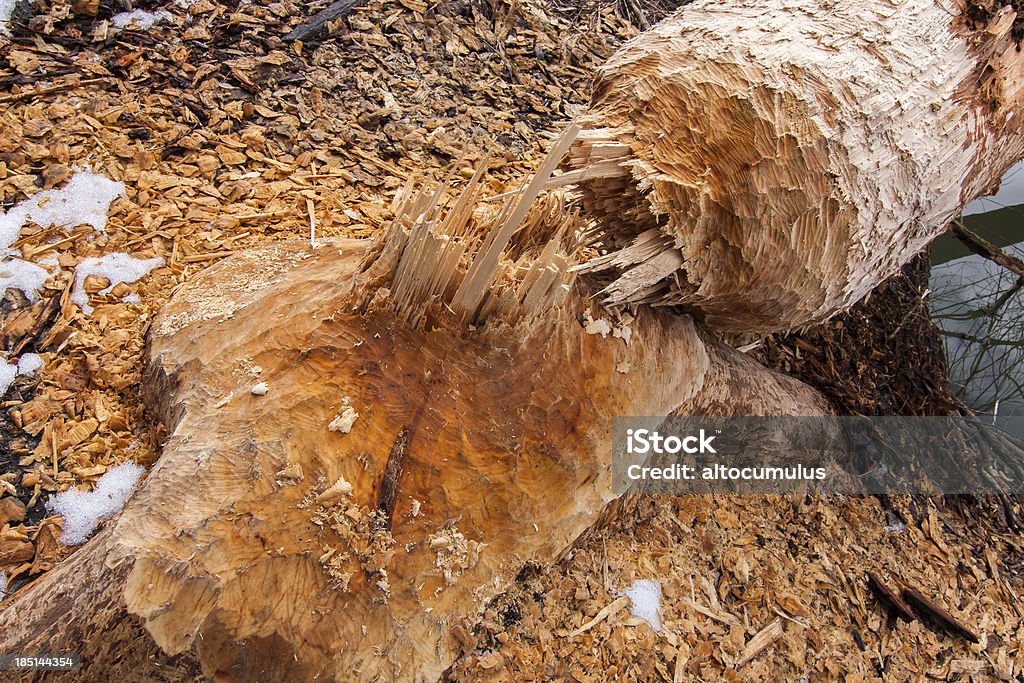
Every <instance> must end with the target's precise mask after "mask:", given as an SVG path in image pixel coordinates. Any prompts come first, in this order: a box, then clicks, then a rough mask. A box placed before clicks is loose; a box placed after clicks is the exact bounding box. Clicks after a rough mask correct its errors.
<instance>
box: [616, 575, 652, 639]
mask: <svg viewBox="0 0 1024 683" xmlns="http://www.w3.org/2000/svg"><path fill="white" fill-rule="evenodd" d="M623 595H625V596H626V597H628V598H629V599H630V600H631V601H632V602H633V605H632V606H631V607H630V608H629V613H630V614H632V615H633V616H634V617H638V618H640V619H643V620H644V621H646V622H647V623H648V624H650V625H651V628H653V629H654V630H655V631H658V632H660V631H661V583H659V582H658V581H651V580H649V579H640V580H638V581H634V582H633V585H632V586H630V587H629V588H627V589H626V590H625V591H624V592H623Z"/></svg>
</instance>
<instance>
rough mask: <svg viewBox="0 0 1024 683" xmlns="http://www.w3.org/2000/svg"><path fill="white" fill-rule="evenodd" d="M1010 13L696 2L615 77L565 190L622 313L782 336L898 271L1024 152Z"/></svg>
mask: <svg viewBox="0 0 1024 683" xmlns="http://www.w3.org/2000/svg"><path fill="white" fill-rule="evenodd" d="M1019 23H1020V18H1019V17H1018V14H1017V12H1016V11H1015V10H1014V9H1013V7H1011V6H1010V5H1009V4H1007V5H1005V6H1004V5H1003V4H1001V3H987V2H975V1H974V0H966V1H951V2H945V1H936V0H912V1H911V2H901V3H898V4H893V3H888V2H875V1H868V2H864V1H859V2H845V3H840V4H836V3H830V2H823V1H822V0H779V1H776V2H767V3H766V2H761V1H759V0H738V1H730V2H719V1H716V0H696V2H693V3H692V4H690V5H687V6H686V7H684V8H683V9H682V10H681V11H680V12H679V13H678V14H677V15H675V16H674V17H672V18H669V19H668V20H666V21H664V22H662V23H661V24H659V25H658V26H656V27H654V28H653V29H652V30H650V31H648V32H646V33H644V34H642V35H640V36H639V37H638V38H636V39H635V40H633V41H632V42H630V43H629V44H627V45H626V46H625V47H624V48H623V49H621V50H620V51H619V52H618V53H616V54H615V55H614V56H613V57H612V58H611V59H610V60H609V61H608V62H607V63H606V64H605V65H604V66H603V67H602V68H601V69H600V71H599V73H598V76H597V79H596V82H595V86H594V95H593V102H592V104H591V106H590V109H589V110H588V111H587V113H586V114H585V116H584V118H583V123H584V124H585V125H584V130H583V132H582V133H581V134H580V136H579V138H578V139H577V142H576V144H575V145H574V148H573V149H572V151H571V152H570V157H569V159H568V160H567V161H566V163H565V168H566V170H567V171H568V173H567V174H566V176H565V177H563V178H559V179H557V180H556V182H557V183H564V182H568V181H574V182H578V183H579V184H580V186H581V188H582V192H583V201H584V205H585V207H586V210H587V213H588V214H589V215H591V216H593V217H594V218H596V219H597V220H598V223H599V224H598V229H597V233H598V237H599V238H600V245H601V246H602V247H604V248H605V249H606V250H607V252H608V253H607V254H606V255H604V256H603V257H602V258H599V259H594V260H592V261H590V262H589V263H588V265H587V267H588V268H590V269H592V270H594V271H601V272H603V273H604V274H605V277H606V280H607V281H606V283H605V287H604V289H603V291H602V297H603V299H604V301H605V302H606V303H607V304H608V305H610V306H626V305H629V304H636V303H651V304H658V305H683V306H686V307H688V308H690V309H691V310H695V311H697V312H699V314H700V315H702V316H703V317H704V319H705V321H706V323H707V324H709V325H713V326H716V327H722V328H727V329H734V330H743V331H748V330H758V331H762V332H771V331H775V330H780V329H785V330H789V329H794V328H800V327H805V326H807V325H809V324H812V323H815V322H819V321H821V320H824V319H826V318H828V317H829V316H831V315H833V314H835V313H836V312H837V311H838V310H841V309H844V308H846V307H848V306H850V305H851V304H853V303H855V302H856V301H858V300H860V299H862V298H863V297H864V296H865V295H866V294H867V293H868V292H869V291H870V290H871V289H872V288H873V287H874V285H875V284H876V283H878V282H879V281H880V278H882V279H884V278H886V277H889V276H891V275H893V274H895V273H896V271H897V270H899V268H900V267H902V266H903V265H904V264H906V263H907V261H908V260H909V259H910V258H912V257H913V256H914V255H916V254H917V253H919V252H920V251H921V250H922V249H923V248H924V246H925V245H926V244H928V242H929V241H931V240H932V239H933V238H935V237H936V236H937V235H938V234H939V233H941V232H942V231H944V230H945V229H946V226H947V225H948V224H949V222H950V220H951V219H952V218H953V217H954V216H956V215H957V214H958V213H959V212H960V211H961V209H962V208H963V206H964V205H965V204H966V203H967V202H968V201H969V200H971V199H972V198H974V197H977V196H978V195H980V194H984V193H987V192H988V191H989V190H992V189H994V188H995V187H998V181H999V178H1000V177H1001V176H1002V174H1003V173H1004V172H1005V171H1006V170H1007V169H1008V168H1009V167H1010V166H1011V165H1012V164H1013V163H1015V162H1016V161H1017V160H1018V159H1020V158H1021V156H1022V155H1024V122H1022V121H1021V116H1020V113H1021V107H1022V98H1024V91H1022V88H1021V86H1022V84H1024V78H1022V68H1024V59H1022V58H1021V55H1020V52H1019V49H1018V44H1019V38H1020V34H1019V30H1018V24H1019Z"/></svg>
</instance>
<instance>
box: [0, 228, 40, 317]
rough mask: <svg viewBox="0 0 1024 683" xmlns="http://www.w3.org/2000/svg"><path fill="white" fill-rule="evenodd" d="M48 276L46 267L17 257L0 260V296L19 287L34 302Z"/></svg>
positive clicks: (37, 298)
mask: <svg viewBox="0 0 1024 683" xmlns="http://www.w3.org/2000/svg"><path fill="white" fill-rule="evenodd" d="M2 220H3V219H2V218H0V221H2ZM0 251H2V250H0ZM0 256H2V254H0ZM48 277H50V273H49V271H47V270H46V268H42V267H40V266H37V265H36V264H34V263H29V262H28V261H22V260H21V259H17V258H11V259H7V260H6V261H2V262H0V296H3V293H4V292H5V291H7V290H8V289H20V290H21V292H22V293H23V294H24V295H25V298H26V299H28V300H29V302H33V303H34V302H36V301H38V300H39V290H40V289H42V288H43V283H44V282H46V278H48Z"/></svg>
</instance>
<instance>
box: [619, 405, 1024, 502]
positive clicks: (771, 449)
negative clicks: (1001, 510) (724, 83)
mask: <svg viewBox="0 0 1024 683" xmlns="http://www.w3.org/2000/svg"><path fill="white" fill-rule="evenodd" d="M990 420H991V418H989V420H988V421H986V420H976V419H973V418H960V417H621V418H615V420H614V424H613V428H614V439H613V448H614V453H613V460H612V480H613V487H614V489H615V492H616V493H618V494H622V493H625V492H626V491H629V490H633V491H643V492H646V493H672V494H709V493H728V494H743V493H752V494H753V493H781V494H789V493H820V494H924V495H956V494H974V495H985V494H1010V495H1013V494H1021V493H1024V418H1017V419H1000V420H999V421H998V423H997V424H992V423H991V422H990Z"/></svg>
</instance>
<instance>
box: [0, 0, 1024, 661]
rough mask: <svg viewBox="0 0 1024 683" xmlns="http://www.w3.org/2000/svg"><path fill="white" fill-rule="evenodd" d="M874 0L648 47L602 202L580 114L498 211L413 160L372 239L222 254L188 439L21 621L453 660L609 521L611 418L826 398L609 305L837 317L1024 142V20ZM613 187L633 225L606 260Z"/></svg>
mask: <svg viewBox="0 0 1024 683" xmlns="http://www.w3.org/2000/svg"><path fill="white" fill-rule="evenodd" d="M851 6H852V7H856V8H857V9H856V10H852V9H851V10H849V14H847V10H845V9H843V8H837V7H832V6H830V7H827V8H826V7H825V6H824V5H823V3H822V4H819V3H812V2H802V3H798V2H790V3H775V4H772V5H768V6H766V7H765V8H764V9H763V10H757V9H756V8H755V6H754V5H753V4H749V3H743V2H734V3H722V4H721V6H720V8H716V7H712V6H710V4H708V5H704V4H702V5H700V6H698V7H692V8H690V9H687V10H685V11H684V12H683V13H682V14H680V15H679V16H678V17H677V18H676V19H673V20H671V21H670V22H668V23H666V24H663V25H662V26H661V27H659V28H657V29H656V30H655V32H653V33H651V34H648V35H645V36H642V37H641V38H640V39H638V40H637V41H635V42H634V43H633V44H632V45H631V46H629V47H627V48H625V49H624V51H623V52H622V53H620V55H619V56H618V57H616V58H615V59H613V60H612V62H610V64H609V66H608V67H607V68H606V69H605V71H604V73H603V74H602V76H601V79H600V80H599V84H598V92H597V96H596V100H595V105H594V107H593V109H592V114H591V117H590V121H592V122H597V123H595V124H594V125H600V126H606V127H603V128H594V127H591V128H590V129H588V130H586V131H584V133H583V134H582V137H581V138H579V141H578V142H577V144H576V146H575V147H574V149H573V152H572V153H571V155H570V160H569V162H568V163H569V164H570V165H571V166H573V167H575V168H576V169H577V172H575V173H574V175H569V176H568V179H569V180H575V181H578V182H580V183H581V184H582V188H583V191H582V198H583V204H582V205H583V208H584V210H585V214H584V215H583V216H582V217H581V216H580V215H578V209H577V208H575V207H574V205H573V202H574V201H575V199H574V196H575V195H573V194H569V195H564V194H559V193H550V194H546V195H542V192H541V190H542V189H543V187H544V186H545V184H552V183H558V182H561V183H563V184H564V183H566V182H567V181H566V179H565V178H563V179H561V180H557V181H549V176H550V173H551V170H552V169H553V167H554V165H555V164H556V163H557V162H558V160H559V158H560V157H561V156H562V155H563V153H564V151H565V150H566V149H568V147H569V145H570V143H572V141H573V136H574V134H575V133H576V132H577V131H576V130H574V129H572V128H570V130H569V131H568V132H567V134H566V135H565V136H563V138H562V139H560V140H559V141H558V143H556V146H555V151H554V152H553V154H552V157H551V158H550V159H549V160H548V161H547V162H545V164H544V165H543V166H542V168H541V169H540V170H539V171H538V173H537V175H536V177H535V178H534V180H533V182H531V183H530V184H529V185H528V186H527V187H526V188H525V189H524V190H523V192H522V193H521V194H520V195H519V196H517V197H514V198H512V199H511V200H510V201H509V202H507V203H506V204H505V205H504V206H502V207H499V208H497V209H495V210H483V209H481V210H479V211H474V210H473V208H474V206H477V201H476V200H477V196H476V194H475V193H476V191H477V189H478V187H479V182H478V181H479V178H480V174H478V176H477V178H475V179H474V180H473V181H472V182H471V183H470V185H469V188H468V189H467V190H466V191H465V192H464V193H463V195H462V196H461V197H460V198H459V199H458V200H457V201H456V202H455V203H454V204H453V205H452V206H451V207H450V208H448V209H447V210H443V209H442V208H441V207H440V204H439V201H438V198H439V197H440V196H441V191H438V192H437V193H434V194H428V193H424V192H420V193H413V192H412V191H411V190H407V191H404V192H403V193H402V194H401V196H400V198H399V202H398V206H397V211H396V213H397V215H398V218H397V219H396V221H395V222H394V224H393V225H392V227H391V228H390V229H389V230H388V231H387V232H386V234H384V235H383V236H382V237H381V238H380V240H378V241H376V242H374V243H373V244H371V245H367V244H365V243H358V242H352V241H340V242H337V243H332V244H330V245H325V246H322V247H321V248H320V249H319V250H317V251H312V250H310V248H309V246H308V245H305V244H296V243H284V244H277V245H272V246H267V247H263V248H261V249H258V250H255V251H253V252H250V253H247V254H241V255H238V256H235V257H232V258H231V259H229V260H227V261H225V262H223V263H222V264H219V265H217V266H214V267H213V268H211V269H209V270H208V271H206V272H204V273H203V274H202V275H200V276H198V277H197V278H195V279H193V280H192V281H190V282H189V283H188V284H187V285H186V286H185V287H183V289H182V290H181V291H180V292H179V293H178V294H177V295H176V296H175V298H174V299H173V300H172V301H171V303H170V304H168V306H167V307H166V309H165V310H163V311H162V312H161V314H160V315H159V316H158V318H157V319H156V320H155V322H154V325H153V328H152V331H151V337H150V353H149V368H148V371H147V375H146V380H145V382H146V388H147V392H148V395H147V402H148V404H149V405H150V407H151V409H152V410H153V411H154V413H155V414H156V415H157V416H158V418H159V419H160V420H161V421H162V422H163V423H164V424H165V425H166V426H167V428H168V430H169V432H170V436H169V439H168V441H167V444H166V446H165V448H164V452H163V455H162V457H161V459H160V461H159V462H158V464H157V465H156V466H155V467H154V468H153V470H152V472H151V473H150V474H149V476H148V478H147V480H146V482H145V484H144V486H143V488H142V489H141V490H140V492H139V493H138V494H137V495H136V496H135V498H134V499H133V500H132V501H131V502H130V503H129V505H128V507H127V508H126V509H125V511H124V512H123V514H122V515H121V516H120V517H119V518H118V519H117V520H116V521H114V522H113V523H111V524H110V525H109V526H108V528H107V529H106V530H104V531H103V532H102V533H101V534H100V535H99V536H98V537H97V538H96V539H94V540H93V541H92V542H91V543H90V544H89V545H88V546H86V547H85V548H83V549H82V550H80V551H79V552H78V553H76V554H75V555H73V556H72V557H71V558H70V559H69V560H68V561H67V562H65V563H64V564H63V565H62V566H61V567H58V568H57V569H56V570H54V571H53V572H52V573H50V574H49V575H48V576H47V577H45V578H44V579H43V580H41V581H39V582H38V583H36V584H34V585H32V586H30V587H28V588H26V589H25V590H23V591H21V592H20V593H19V594H18V595H16V596H15V597H14V598H12V599H10V600H9V601H5V603H4V604H3V608H2V610H0V627H2V633H3V636H2V641H0V648H2V649H3V650H5V651H9V652H46V651H66V650H68V649H69V648H73V649H77V650H79V651H80V652H81V653H82V655H83V659H84V662H85V669H84V671H80V672H77V673H76V674H75V677H76V678H80V677H83V676H84V677H85V678H89V679H98V680H100V679H108V680H113V679H116V680H122V679H124V680H128V679H133V678H134V679H138V678H143V679H146V678H158V677H161V676H165V677H167V678H180V677H181V676H183V675H186V674H187V673H195V672H202V674H204V675H205V676H208V677H214V678H218V679H222V680H258V679H259V680H332V679H333V680H432V679H435V678H436V677H437V676H438V675H439V674H440V672H442V671H443V670H444V668H445V667H446V666H447V665H448V664H449V663H450V662H451V661H452V660H453V658H454V656H455V655H456V654H457V651H458V648H459V643H460V640H459V633H460V629H461V628H462V627H461V622H462V620H463V619H464V618H470V619H471V618H472V616H473V615H474V614H475V612H476V610H477V609H478V608H479V607H480V606H481V605H482V604H483V603H484V602H485V601H486V600H487V599H488V598H490V597H491V596H493V595H495V594H496V593H497V592H499V591H500V590H501V589H502V588H503V587H504V586H505V585H507V583H508V582H509V580H511V578H512V577H514V575H515V574H516V572H517V570H518V569H519V568H520V567H521V566H522V565H523V563H524V562H526V561H528V560H532V561H537V562H540V563H546V562H550V561H552V560H553V559H555V558H556V557H557V556H558V555H559V554H560V553H562V552H563V551H564V550H565V549H566V548H567V546H569V544H570V543H571V542H572V541H573V539H575V538H576V537H577V536H579V535H580V534H581V533H583V532H584V531H586V529H587V528H588V527H590V526H591V525H592V524H593V523H594V522H595V521H596V520H598V519H600V516H601V515H602V511H603V510H604V509H605V508H606V504H607V503H608V502H609V500H610V499H611V498H612V494H611V486H610V477H609V466H610V460H611V418H612V417H613V416H615V415H662V414H668V413H671V412H674V411H675V412H679V413H691V414H694V413H695V414H700V413H707V414H730V413H744V414H820V413H822V412H827V410H828V409H827V405H826V403H825V401H824V399H822V397H821V396H820V395H818V394H817V393H816V392H814V391H813V390H811V389H809V388H808V387H805V386H803V385H801V384H800V383H798V382H795V381H794V380H791V379H786V378H782V377H780V376H778V375H775V374H774V373H771V372H770V371H768V370H766V369H764V368H763V367H761V366H759V365H757V364H756V363H754V362H752V361H750V360H749V359H747V358H745V357H744V356H742V355H741V354H739V353H738V352H736V351H734V350H732V349H729V348H728V347H725V346H724V345H722V344H721V343H720V342H717V341H715V340H714V339H713V337H712V336H711V335H710V334H709V333H707V332H706V331H705V330H703V329H702V326H701V324H698V323H695V322H694V320H693V319H692V318H691V317H690V316H689V315H687V314H685V313H683V312H681V311H680V310H679V309H676V308H658V307H649V306H639V307H636V308H634V309H633V310H631V311H630V312H629V314H628V315H626V314H625V313H624V312H623V314H622V315H621V316H619V317H616V316H615V315H611V314H607V313H602V311H600V310H598V309H597V308H596V306H595V304H594V303H593V302H594V300H595V299H594V296H595V295H596V294H597V293H598V292H599V291H603V292H604V296H605V297H606V298H609V304H610V305H612V306H613V307H619V306H621V305H623V304H624V303H628V302H631V301H633V302H637V301H640V302H650V303H672V302H677V303H682V304H685V305H688V306H691V307H693V308H694V309H697V310H699V311H700V314H701V316H702V317H706V318H707V320H708V321H709V322H711V323H714V324H722V325H725V326H728V327H731V328H733V329H738V330H741V331H746V332H756V331H760V330H764V329H783V328H788V327H790V326H793V325H800V324H805V323H807V322H809V321H812V320H816V319H820V318H821V317H826V316H827V315H830V314H831V313H834V312H836V311H837V310H840V309H841V308H842V307H844V306H846V305H848V304H849V303H850V302H852V301H853V300H854V299H855V298H857V297H858V296H860V295H862V294H863V293H865V292H867V291H869V290H870V289H871V287H872V286H874V285H875V284H877V283H879V282H881V281H882V280H883V279H884V278H885V277H886V276H887V274H888V272H890V270H891V268H892V267H894V264H896V263H899V262H901V261H902V260H904V259H905V258H908V257H909V255H910V254H911V253H912V252H913V251H915V250H917V249H918V248H920V246H921V245H923V244H924V243H925V242H926V241H927V239H928V238H930V236H932V235H934V234H935V233H936V232H937V229H938V228H940V227H941V226H939V225H937V224H935V223H934V222H935V221H941V220H942V219H944V217H946V216H947V214H948V213H949V212H952V211H954V210H956V209H957V208H959V207H960V206H961V205H962V204H963V203H964V202H966V201H967V200H969V199H970V198H972V197H973V196H974V195H975V194H977V193H978V192H980V191H981V190H982V189H984V188H988V187H991V186H992V185H993V184H994V182H995V180H996V178H998V176H999V174H1000V173H1001V172H1002V171H1003V169H1004V168H1005V166H1006V165H1007V164H1009V163H1010V162H1011V161H1012V160H1015V159H1016V158H1017V157H1018V156H1020V150H1019V149H1018V148H1019V147H1020V144H1021V143H1020V140H1019V132H1018V129H1017V127H1016V121H1015V119H1013V118H1012V117H1011V116H1010V113H1011V112H1013V111H1016V108H1018V106H1017V105H1018V103H1017V100H1016V90H1015V84H1016V83H1018V82H1020V80H1019V79H1018V78H1017V73H1016V69H1018V68H1019V63H1020V62H1019V61H1018V59H1019V58H1018V57H1016V53H1013V54H1011V51H1010V50H1011V42H1012V41H1011V38H1010V35H1009V32H1010V24H1012V21H1011V22H1009V23H1007V19H1006V18H1004V17H1002V15H999V16H997V17H996V18H995V19H994V20H993V24H992V25H991V26H990V30H988V31H986V30H979V31H973V32H972V31H971V30H969V29H968V28H967V27H966V25H965V21H964V18H963V16H962V15H961V14H960V13H959V10H957V9H956V8H949V7H944V6H941V5H939V4H930V3H925V2H912V3H909V4H908V5H907V6H906V9H903V8H902V7H896V6H893V5H890V4H887V3H881V2H877V3H876V2H858V3H853V4H852V5H851ZM757 7H761V5H757ZM830 13H837V14H836V16H835V17H833V16H832V14H830ZM826 15H827V16H826ZM887 15H888V16H887ZM693 26H696V27H699V28H700V30H699V31H696V33H694V34H693V35H692V36H690V37H689V38H687V39H686V40H680V39H678V38H677V36H678V35H680V34H687V35H689V33H688V32H690V31H691V29H690V28H688V27H693ZM897 29H898V30H897ZM894 31H895V32H896V35H898V36H899V38H900V40H901V41H902V42H900V43H898V44H897V43H895V42H893V41H890V39H889V38H888V37H887V36H889V35H890V34H891V33H892V32H894ZM780 32H781V34H782V35H784V36H789V38H788V39H787V40H780V39H779V33H780ZM807 35H812V36H816V39H815V42H814V44H813V45H809V44H808V39H807V38H806V36H807ZM872 35H875V36H877V37H876V38H875V39H874V40H875V44H874V45H873V46H871V45H869V44H868V43H870V42H871V40H872V39H871V38H870V36H872ZM708 36H713V37H715V40H714V41H709V40H707V37H708ZM864 36H869V37H867V38H865V37H864ZM652 41H653V43H652ZM702 41H703V42H702ZM887 41H890V42H887ZM818 43H820V46H819V45H818ZM652 44H654V45H656V49H651V48H650V47H645V46H650V45H652ZM819 52H820V53H821V54H820V55H819V54H818V53H819ZM825 55H831V56H833V57H834V59H835V60H837V61H836V64H837V65H838V66H836V67H835V68H834V70H831V71H830V70H828V69H825V68H824V67H823V66H821V64H823V63H824V59H825V57H824V56H825ZM935 55H940V56H941V59H939V58H936V57H935ZM812 57H813V59H812ZM912 58H913V59H918V58H919V59H920V60H921V63H922V64H924V65H925V67H924V70H923V71H917V70H915V69H914V68H912ZM865 60H866V61H865ZM989 63H991V65H992V66H991V72H989V71H986V64H989ZM666 64H669V65H672V68H671V69H668V70H667V71H666V70H665V69H664V68H663V67H664V65H666ZM813 64H819V66H818V67H817V69H816V70H815V69H812V68H811V66H813ZM843 69H855V70H856V73H851V72H848V71H843ZM679 74H691V75H694V74H696V75H698V76H699V78H698V77H694V78H691V80H690V81H686V80H683V81H679V82H677V81H676V80H674V79H677V77H678V76H679ZM700 74H703V75H700ZM972 74H973V75H974V76H972ZM992 74H995V75H994V76H993V75H992ZM975 76H976V78H975ZM972 79H973V80H972ZM919 82H920V83H925V84H927V85H928V87H917V86H916V85H915V83H919ZM897 83H900V84H901V86H900V92H898V93H897V92H896V90H895V88H896V85H895V84H897ZM700 84H703V85H700ZM697 85H700V88H697ZM695 88H697V89H695ZM829 93H831V95H829ZM830 98H831V99H830ZM701 107H703V109H701ZM672 112H674V113H672ZM680 112H683V113H682V114H681V113H680ZM687 112H689V113H687ZM866 114H871V116H870V117H867V116H866ZM872 117H873V118H872ZM939 124H943V125H942V126H940V125H939ZM607 126H613V127H614V128H609V127H607ZM936 126H938V127H939V130H940V133H936ZM692 129H695V130H698V131H700V133H699V135H695V134H692V133H691V132H690V131H691V130H692ZM659 131H660V133H659ZM999 136H1003V137H1004V138H1005V139H1006V140H1007V149H1008V150H1010V151H1005V152H1003V151H999V150H998V149H997V146H996V145H995V140H996V138H997V137H999ZM983 153H990V154H992V155H993V156H992V158H991V159H990V160H989V162H988V163H986V162H985V161H984V160H983V159H981V155H982V154H983ZM666 155H667V156H666ZM480 173H482V171H481V172H480ZM915 174H917V175H920V176H922V177H923V178H924V180H919V179H918V178H917V175H915ZM936 183H937V187H930V186H929V185H930V184H936ZM936 196H937V197H938V199H936ZM652 207H653V208H654V209H655V213H654V214H652V213H651V210H650V209H651V208H652ZM655 214H658V215H659V216H661V217H656V218H655V217H653V216H655ZM588 216H591V217H594V218H596V219H598V221H599V222H598V234H599V236H600V239H602V240H603V242H604V245H605V246H606V247H607V248H608V249H611V250H613V251H612V252H611V253H610V254H608V255H605V256H602V257H599V258H597V259H592V260H590V261H589V263H586V261H587V259H588V258H589V257H590V256H592V251H588V248H587V247H585V246H583V243H582V241H581V235H582V233H583V232H584V226H585V223H586V220H587V217H588ZM583 263H585V267H584V271H589V272H584V273H583V275H581V276H579V277H576V273H577V272H578V271H577V270H576V269H575V268H574V267H575V266H576V265H578V264H583ZM609 270H610V271H611V272H612V274H611V276H610V277H609V275H608V274H607V273H608V271H609ZM620 312H621V311H620ZM595 319H596V320H595ZM602 331H603V332H607V333H608V334H607V335H606V334H602V333H601V332H602ZM257 384H265V385H266V386H265V389H266V392H265V395H257V394H255V393H253V392H252V391H251V390H252V388H253V387H254V386H255V385H257ZM353 419H354V421H353ZM332 426H333V429H332ZM346 429H348V431H346Z"/></svg>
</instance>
